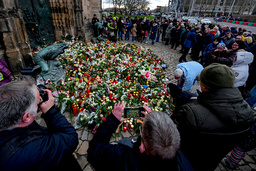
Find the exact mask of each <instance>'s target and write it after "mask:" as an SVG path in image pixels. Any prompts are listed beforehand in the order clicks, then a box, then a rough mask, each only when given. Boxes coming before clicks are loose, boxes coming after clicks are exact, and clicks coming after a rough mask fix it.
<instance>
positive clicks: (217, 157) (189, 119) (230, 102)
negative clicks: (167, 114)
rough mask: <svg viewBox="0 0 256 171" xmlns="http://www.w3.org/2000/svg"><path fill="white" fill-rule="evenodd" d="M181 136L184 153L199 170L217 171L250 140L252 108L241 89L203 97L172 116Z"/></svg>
mask: <svg viewBox="0 0 256 171" xmlns="http://www.w3.org/2000/svg"><path fill="white" fill-rule="evenodd" d="M172 117H173V118H175V119H174V122H175V123H176V124H177V128H178V130H179V131H180V135H181V151H182V152H183V153H184V154H185V155H186V157H187V158H188V160H189V162H190V163H191V164H192V166H193V167H194V169H195V170H202V171H205V170H207V171H211V170H214V169H215V168H216V167H217V166H218V164H219V163H220V161H221V159H222V158H223V157H225V155H226V154H227V153H228V152H230V151H231V150H232V149H233V148H234V147H235V146H236V144H238V142H239V141H240V140H241V139H242V138H243V137H244V136H246V134H247V132H248V131H249V130H250V127H251V125H252V123H253V121H254V119H253V118H254V114H253V111H252V110H251V108H250V106H249V105H248V104H247V103H246V102H245V101H244V100H243V98H242V96H241V93H240V91H239V90H238V89H237V88H222V89H217V90H211V91H209V92H203V93H200V94H199V96H198V100H197V101H196V102H192V103H187V104H185V105H183V106H182V107H181V109H180V110H179V111H178V113H177V115H176V116H172Z"/></svg>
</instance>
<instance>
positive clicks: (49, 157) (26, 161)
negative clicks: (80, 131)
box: [0, 107, 78, 171]
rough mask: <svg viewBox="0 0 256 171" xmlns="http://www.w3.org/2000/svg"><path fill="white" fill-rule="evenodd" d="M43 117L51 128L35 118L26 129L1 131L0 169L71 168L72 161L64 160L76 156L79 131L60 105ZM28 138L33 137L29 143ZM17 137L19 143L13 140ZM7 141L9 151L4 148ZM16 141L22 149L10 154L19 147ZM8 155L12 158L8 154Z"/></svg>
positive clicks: (11, 170) (13, 170)
mask: <svg viewBox="0 0 256 171" xmlns="http://www.w3.org/2000/svg"><path fill="white" fill-rule="evenodd" d="M42 117H43V118H44V120H45V122H46V124H47V128H45V127H41V126H39V125H38V124H37V123H36V122H35V121H34V122H33V123H32V124H31V125H29V126H28V127H25V128H15V129H12V130H4V131H1V132H0V170H3V171H4V170H6V171H7V170H8V171H17V170H19V171H23V170H24V171H27V170H37V171H39V170H47V171H49V170H59V169H60V168H65V169H69V166H71V162H72V161H70V160H69V162H67V161H66V162H64V160H65V159H67V158H69V156H71V155H72V153H73V152H74V150H75V149H76V147H77V145H78V135H77V133H76V130H75V129H74V127H73V126H72V125H71V124H70V123H69V122H68V121H67V119H66V118H65V116H63V115H62V114H61V113H60V112H59V110H58V108H56V107H52V108H51V109H50V110H49V111H48V112H47V113H45V114H42ZM15 137H18V138H17V139H16V138H15ZM28 137H30V138H31V139H33V140H32V141H28V143H26V139H27V138H28ZM14 139H15V140H16V142H12V141H13V140H14ZM6 144H7V148H8V152H6V151H5V150H4V152H3V149H2V147H5V148H6ZM15 144H19V145H20V146H21V147H22V148H20V149H19V150H18V151H16V152H15V153H14V154H13V155H11V156H10V155H9V153H12V152H13V149H15V148H16V145H15ZM3 153H4V154H3ZM8 155H9V157H6V156H8ZM73 170H75V169H73Z"/></svg>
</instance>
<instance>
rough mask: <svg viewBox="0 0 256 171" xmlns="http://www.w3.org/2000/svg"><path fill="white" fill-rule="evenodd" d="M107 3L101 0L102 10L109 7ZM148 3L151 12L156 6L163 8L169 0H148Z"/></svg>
mask: <svg viewBox="0 0 256 171" xmlns="http://www.w3.org/2000/svg"><path fill="white" fill-rule="evenodd" d="M107 2H108V0H103V4H102V7H103V8H108V7H109V4H108V3H107ZM149 2H150V5H149V7H150V9H151V10H152V9H155V8H156V6H165V5H166V6H168V2H169V0H149Z"/></svg>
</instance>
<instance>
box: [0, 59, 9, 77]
mask: <svg viewBox="0 0 256 171" xmlns="http://www.w3.org/2000/svg"><path fill="white" fill-rule="evenodd" d="M0 72H1V73H2V74H3V77H4V78H10V77H11V71H10V70H9V69H8V65H7V64H6V62H4V61H3V60H2V59H0ZM0 81H2V80H0Z"/></svg>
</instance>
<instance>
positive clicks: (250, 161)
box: [244, 155, 254, 163]
mask: <svg viewBox="0 0 256 171" xmlns="http://www.w3.org/2000/svg"><path fill="white" fill-rule="evenodd" d="M244 161H245V162H247V163H254V160H253V159H252V158H251V157H250V156H248V155H245V157H244Z"/></svg>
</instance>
